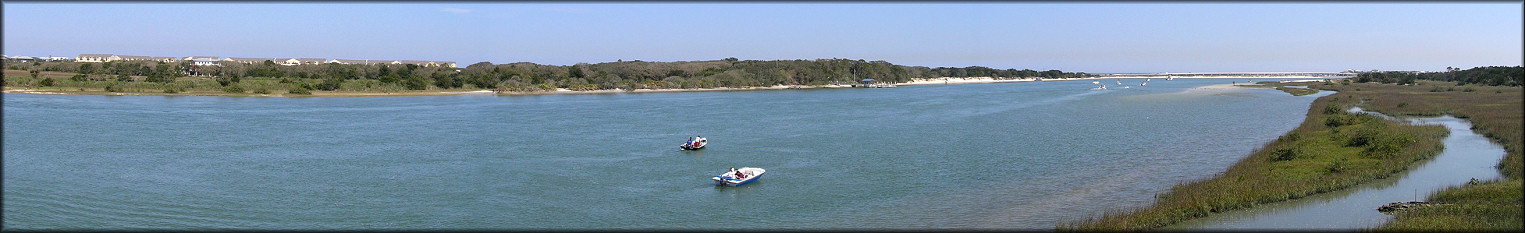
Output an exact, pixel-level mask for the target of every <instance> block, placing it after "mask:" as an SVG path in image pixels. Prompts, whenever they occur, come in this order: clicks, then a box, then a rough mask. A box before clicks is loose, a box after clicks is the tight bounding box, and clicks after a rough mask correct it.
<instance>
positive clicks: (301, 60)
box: [297, 58, 327, 65]
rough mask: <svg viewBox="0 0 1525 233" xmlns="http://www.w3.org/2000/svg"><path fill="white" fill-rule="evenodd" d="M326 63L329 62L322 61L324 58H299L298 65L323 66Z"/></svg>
mask: <svg viewBox="0 0 1525 233" xmlns="http://www.w3.org/2000/svg"><path fill="white" fill-rule="evenodd" d="M325 61H327V59H322V58H297V64H302V65H317V64H323V63H324V62H325Z"/></svg>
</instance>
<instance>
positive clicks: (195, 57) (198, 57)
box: [180, 56, 219, 61]
mask: <svg viewBox="0 0 1525 233" xmlns="http://www.w3.org/2000/svg"><path fill="white" fill-rule="evenodd" d="M196 59H212V60H219V59H217V57H215V56H189V57H185V58H181V59H180V60H184V61H190V60H196Z"/></svg>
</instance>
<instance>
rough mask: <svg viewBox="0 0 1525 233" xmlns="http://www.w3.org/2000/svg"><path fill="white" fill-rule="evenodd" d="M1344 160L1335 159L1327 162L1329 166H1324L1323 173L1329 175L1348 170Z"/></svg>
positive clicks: (1348, 167) (1347, 163)
mask: <svg viewBox="0 0 1525 233" xmlns="http://www.w3.org/2000/svg"><path fill="white" fill-rule="evenodd" d="M1346 160H1347V159H1345V157H1338V158H1335V159H1334V161H1330V162H1329V165H1325V166H1324V171H1326V172H1329V173H1341V172H1345V171H1346V170H1349V169H1350V165H1349V162H1347V161H1346Z"/></svg>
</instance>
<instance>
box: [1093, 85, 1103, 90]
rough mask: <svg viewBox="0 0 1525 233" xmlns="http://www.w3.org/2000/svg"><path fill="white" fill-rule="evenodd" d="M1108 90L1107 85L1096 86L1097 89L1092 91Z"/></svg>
mask: <svg viewBox="0 0 1525 233" xmlns="http://www.w3.org/2000/svg"><path fill="white" fill-rule="evenodd" d="M1106 89H1107V85H1101V86H1096V87H1095V88H1091V90H1106Z"/></svg>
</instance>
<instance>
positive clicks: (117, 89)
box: [106, 84, 122, 92]
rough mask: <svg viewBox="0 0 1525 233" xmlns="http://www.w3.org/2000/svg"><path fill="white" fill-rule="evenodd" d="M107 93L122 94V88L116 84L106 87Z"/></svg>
mask: <svg viewBox="0 0 1525 233" xmlns="http://www.w3.org/2000/svg"><path fill="white" fill-rule="evenodd" d="M106 92H122V88H121V87H118V86H116V84H111V85H106Z"/></svg>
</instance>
